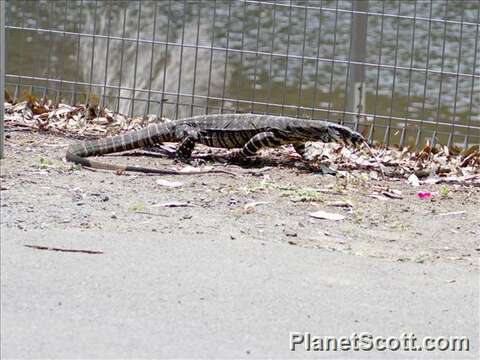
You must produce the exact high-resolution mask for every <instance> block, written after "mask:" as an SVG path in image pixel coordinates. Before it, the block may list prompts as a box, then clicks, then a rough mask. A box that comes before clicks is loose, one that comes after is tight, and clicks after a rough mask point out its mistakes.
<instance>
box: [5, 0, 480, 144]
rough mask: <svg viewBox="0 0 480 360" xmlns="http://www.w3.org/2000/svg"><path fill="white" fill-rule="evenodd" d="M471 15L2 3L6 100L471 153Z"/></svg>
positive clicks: (304, 7) (306, 4)
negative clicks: (293, 128) (45, 100)
mask: <svg viewBox="0 0 480 360" xmlns="http://www.w3.org/2000/svg"><path fill="white" fill-rule="evenodd" d="M479 22H480V7H479V6H478V2H477V1H474V0H472V1H461V2H459V1H448V0H445V1H438V0H435V1H433V0H432V1H409V2H404V1H394V0H387V1H377V0H368V1H350V0H318V1H314V0H311V1H300V0H298V1H256V0H244V1H233V0H232V1H224V0H216V1H215V0H212V1H158V2H157V1H88V0H83V1H82V0H79V1H19V0H9V1H7V2H6V44H7V49H6V51H7V58H6V73H7V74H6V88H7V89H8V91H9V92H10V93H11V94H12V95H13V97H14V98H19V97H21V96H23V94H25V93H29V94H30V93H31V94H33V95H36V96H48V97H49V98H51V99H55V100H56V101H60V100H62V101H65V102H68V103H78V102H87V101H89V102H98V103H99V104H100V105H102V106H107V107H109V108H111V109H112V110H116V111H119V112H122V113H125V114H129V115H146V114H150V113H155V114H159V115H162V116H166V117H169V118H173V119H175V118H182V117H187V116H192V115H196V114H201V113H232V112H254V113H270V114H283V115H289V116H294V117H301V118H312V119H323V120H329V121H334V122H340V123H344V124H346V125H348V126H351V127H354V128H357V129H359V130H360V131H362V132H363V133H365V134H367V135H368V136H369V137H370V139H373V140H377V141H379V142H384V143H386V144H392V143H400V144H402V145H410V144H412V145H422V144H423V143H424V142H425V141H426V140H429V141H430V142H434V143H442V144H447V145H449V146H450V145H457V146H461V147H466V146H469V145H472V144H478V143H480V85H479V81H480V70H479V68H478V58H479V52H480V49H479V45H478V42H479Z"/></svg>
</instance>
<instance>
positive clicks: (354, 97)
mask: <svg viewBox="0 0 480 360" xmlns="http://www.w3.org/2000/svg"><path fill="white" fill-rule="evenodd" d="M352 8H353V12H354V13H353V23H352V32H351V37H350V41H351V42H352V45H351V49H352V51H351V53H350V61H355V62H362V63H364V62H365V58H366V53H367V16H368V15H367V14H366V12H367V11H368V0H352ZM358 12H362V13H358ZM349 65H350V77H349V83H348V84H347V86H348V99H347V111H350V112H353V113H356V114H357V115H351V116H348V118H350V119H352V122H354V124H355V128H356V129H358V125H359V123H360V120H361V119H360V113H365V65H363V64H349Z"/></svg>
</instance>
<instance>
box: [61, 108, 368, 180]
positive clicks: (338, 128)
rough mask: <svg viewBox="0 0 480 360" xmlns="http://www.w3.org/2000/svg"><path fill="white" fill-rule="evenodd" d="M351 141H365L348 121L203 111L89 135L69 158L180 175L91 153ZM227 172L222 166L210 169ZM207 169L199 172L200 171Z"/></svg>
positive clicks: (252, 149) (183, 152)
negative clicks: (113, 132) (101, 135)
mask: <svg viewBox="0 0 480 360" xmlns="http://www.w3.org/2000/svg"><path fill="white" fill-rule="evenodd" d="M339 140H342V141H345V142H348V143H352V144H359V143H362V142H364V141H365V140H364V138H363V136H362V135H361V134H359V133H358V132H355V131H353V130H351V129H350V128H348V127H345V126H342V125H338V124H334V123H329V122H326V121H320V120H304V119H296V118H290V117H286V116H274V115H256V114H216V115H200V116H195V117H192V118H186V119H181V120H177V121H172V122H166V123H158V124H151V125H149V126H147V127H145V128H143V129H140V130H136V131H131V132H127V133H125V134H122V135H117V136H111V137H107V138H104V139H99V140H88V141H83V142H79V143H76V144H73V145H70V146H69V148H68V150H67V154H66V158H67V160H68V161H71V162H74V163H77V164H80V165H82V166H86V167H91V168H97V169H105V170H116V171H136V172H142V173H157V174H171V175H179V174H183V175H184V174H185V173H182V172H179V171H175V170H163V169H149V168H143V167H136V166H128V165H115V164H107V163H102V162H98V161H93V160H90V159H88V158H87V157H89V156H96V155H104V154H110V153H116V152H122V151H127V150H132V149H137V148H141V147H144V146H148V145H155V144H159V143H162V142H178V143H180V145H179V147H178V149H177V155H178V156H180V157H182V158H188V157H190V155H191V153H192V150H193V148H194V146H195V144H196V143H200V144H203V145H207V146H210V147H219V148H226V149H240V150H239V152H238V156H243V157H248V156H252V155H254V154H255V153H256V152H257V151H258V150H260V149H261V148H265V147H276V146H280V145H284V144H292V145H293V146H294V148H295V150H296V151H297V152H298V153H300V155H302V156H303V155H304V151H305V145H304V144H305V142H307V141H321V142H333V141H339ZM210 172H223V171H222V170H217V171H215V170H213V171H205V172H203V173H210ZM199 173H202V172H201V171H200V172H195V174H199Z"/></svg>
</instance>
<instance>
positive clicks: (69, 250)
mask: <svg viewBox="0 0 480 360" xmlns="http://www.w3.org/2000/svg"><path fill="white" fill-rule="evenodd" d="M23 246H25V247H28V248H32V249H38V250H50V251H61V252H73V253H83V254H103V251H97V250H78V249H62V248H57V247H52V246H40V245H28V244H25V245H23Z"/></svg>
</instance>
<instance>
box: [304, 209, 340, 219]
mask: <svg viewBox="0 0 480 360" xmlns="http://www.w3.org/2000/svg"><path fill="white" fill-rule="evenodd" d="M309 215H310V216H311V217H313V218H315V219H324V220H333V221H339V220H343V219H345V216H343V215H341V214H335V213H329V212H326V211H315V212H313V213H310V214H309Z"/></svg>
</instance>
